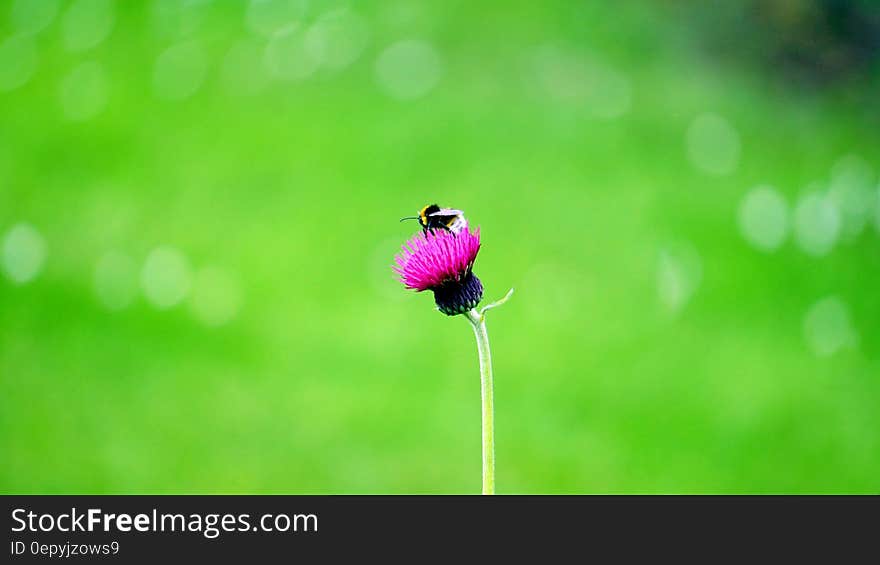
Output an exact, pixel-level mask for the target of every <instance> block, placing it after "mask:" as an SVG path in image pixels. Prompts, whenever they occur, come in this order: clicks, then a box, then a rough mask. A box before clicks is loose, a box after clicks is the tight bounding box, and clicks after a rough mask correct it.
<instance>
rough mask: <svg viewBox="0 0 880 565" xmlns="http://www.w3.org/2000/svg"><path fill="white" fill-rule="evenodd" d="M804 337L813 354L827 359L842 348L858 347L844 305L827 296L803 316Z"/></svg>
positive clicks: (854, 332)
mask: <svg viewBox="0 0 880 565" xmlns="http://www.w3.org/2000/svg"><path fill="white" fill-rule="evenodd" d="M804 337H805V338H806V340H807V344H808V345H809V346H810V349H812V350H813V353H815V354H816V355H818V356H820V357H827V356H829V355H833V354H834V353H837V352H838V351H839V350H841V349H843V348H844V347H854V346H856V345H858V341H859V340H858V334H857V333H856V331H855V329H854V328H853V325H852V320H851V319H850V314H849V309H848V308H847V306H846V303H844V302H843V300H841V299H840V298H839V297H837V296H828V297H826V298H823V299H822V300H820V301H818V302H816V303H815V304H813V305H812V306H811V307H810V309H809V310H807V313H806V315H805V316H804Z"/></svg>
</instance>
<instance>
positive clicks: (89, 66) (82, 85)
mask: <svg viewBox="0 0 880 565" xmlns="http://www.w3.org/2000/svg"><path fill="white" fill-rule="evenodd" d="M108 90H109V81H108V79H107V74H106V73H105V72H104V68H103V67H102V66H101V65H100V64H99V63H95V62H90V63H83V64H81V65H79V66H78V67H76V68H75V69H73V70H72V71H70V73H68V75H67V76H66V77H64V80H63V81H62V82H61V88H60V90H59V96H60V98H61V108H62V110H63V112H64V116H65V117H66V118H67V119H69V120H73V121H83V120H88V119H90V118H93V117H95V116H97V115H98V114H100V113H101V111H102V110H104V108H105V107H106V106H107V97H108Z"/></svg>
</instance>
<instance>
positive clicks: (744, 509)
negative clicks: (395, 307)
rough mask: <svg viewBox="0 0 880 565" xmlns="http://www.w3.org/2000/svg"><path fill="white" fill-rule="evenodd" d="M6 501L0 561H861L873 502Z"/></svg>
mask: <svg viewBox="0 0 880 565" xmlns="http://www.w3.org/2000/svg"><path fill="white" fill-rule="evenodd" d="M2 505H3V513H4V518H3V529H4V532H5V536H4V539H5V544H4V546H3V547H2V551H3V553H4V554H5V555H6V558H4V559H2V560H0V562H3V563H26V562H43V561H55V560H59V559H61V560H80V561H84V562H89V563H92V562H95V563H97V562H108V563H110V562H113V563H139V562H149V563H155V562H157V561H159V560H171V561H172V562H176V561H177V560H192V559H199V560H201V559H211V560H219V561H222V562H230V561H231V562H241V561H244V560H254V559H256V560H257V562H260V563H262V562H290V561H291V560H293V559H299V558H304V557H308V558H316V559H320V560H322V561H323V560H332V559H334V558H342V557H345V556H351V555H353V553H352V552H354V555H361V556H374V557H377V558H382V557H387V558H391V557H396V558H399V559H403V560H408V561H410V562H413V561H415V562H418V561H422V560H424V559H427V558H428V557H438V556H441V555H445V556H447V557H455V558H456V559H461V560H466V561H469V560H471V559H472V558H475V557H478V556H483V557H486V556H501V555H505V554H511V553H513V554H516V555H519V556H522V555H525V554H526V553H524V552H531V553H533V554H535V555H544V556H547V557H549V556H562V555H569V556H572V557H577V558H584V559H586V558H588V557H589V556H591V555H593V556H595V555H596V552H599V551H601V552H603V553H607V552H611V553H612V554H613V555H615V556H618V557H624V556H628V555H632V556H635V555H639V556H642V557H655V558H656V557H658V556H659V555H682V554H685V553H694V554H696V555H704V556H705V557H711V556H718V555H731V554H740V555H741V556H743V557H749V556H752V557H754V556H757V555H762V556H767V555H768V552H772V551H776V552H778V554H779V555H780V556H791V555H792V554H793V553H800V552H803V551H806V552H808V553H810V554H811V555H812V556H813V557H816V556H817V555H818V554H819V552H821V551H825V552H827V555H828V556H829V557H832V556H833V557H835V558H836V559H839V558H840V557H841V556H843V555H845V554H852V555H853V556H857V555H865V556H867V555H870V554H869V553H862V551H863V550H864V551H868V550H869V549H870V550H871V551H873V549H871V548H873V539H874V538H875V537H876V532H877V529H876V523H877V521H876V517H877V515H878V512H877V511H878V510H880V499H878V498H877V497H777V496H773V497H754V496H749V497H705V496H688V497H685V496H662V497H640V496H632V497H627V496H559V497H552V496H496V497H480V496H452V497H439V496H16V495H13V496H4V497H2ZM697 548H705V549H697ZM705 552H708V553H705Z"/></svg>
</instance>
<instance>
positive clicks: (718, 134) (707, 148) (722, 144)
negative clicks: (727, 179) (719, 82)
mask: <svg viewBox="0 0 880 565" xmlns="http://www.w3.org/2000/svg"><path fill="white" fill-rule="evenodd" d="M686 143H687V155H688V158H689V159H690V162H691V164H692V165H693V166H694V167H696V168H697V169H698V170H700V171H702V172H704V173H707V174H710V175H719V176H720V175H728V174H730V173H732V172H734V171H735V170H736V168H737V166H739V158H740V137H739V134H738V133H737V131H736V129H734V127H733V125H731V123H730V122H729V121H727V120H726V119H724V118H722V117H721V116H718V115H716V114H703V115H700V116H697V117H696V118H695V119H694V121H693V122H691V125H690V127H688V130H687V135H686Z"/></svg>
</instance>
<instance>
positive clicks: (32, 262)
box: [3, 222, 46, 284]
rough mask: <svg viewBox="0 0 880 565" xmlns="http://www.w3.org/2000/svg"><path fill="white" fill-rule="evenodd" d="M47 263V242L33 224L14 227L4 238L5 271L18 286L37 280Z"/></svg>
mask: <svg viewBox="0 0 880 565" xmlns="http://www.w3.org/2000/svg"><path fill="white" fill-rule="evenodd" d="M45 262H46V240H45V239H44V238H43V236H42V235H41V234H40V232H39V231H37V229H36V228H35V227H34V226H32V225H31V224H28V223H25V222H22V223H19V224H16V225H14V226H13V227H12V228H11V229H10V230H9V231H8V232H7V233H6V237H4V238H3V270H4V272H5V273H6V275H7V276H8V277H9V278H10V279H11V280H12V281H13V282H14V283H16V284H24V283H26V282H29V281H31V280H33V279H34V278H36V276H37V275H39V274H40V271H41V270H42V269H43V265H44V264H45Z"/></svg>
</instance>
